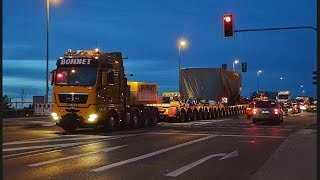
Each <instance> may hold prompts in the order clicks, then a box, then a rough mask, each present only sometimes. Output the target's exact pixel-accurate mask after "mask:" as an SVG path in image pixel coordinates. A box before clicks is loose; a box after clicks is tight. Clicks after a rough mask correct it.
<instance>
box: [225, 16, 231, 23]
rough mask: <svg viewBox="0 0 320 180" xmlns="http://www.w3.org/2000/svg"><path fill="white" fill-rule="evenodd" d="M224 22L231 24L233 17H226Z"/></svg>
mask: <svg viewBox="0 0 320 180" xmlns="http://www.w3.org/2000/svg"><path fill="white" fill-rule="evenodd" d="M224 21H225V22H227V23H229V22H231V21H232V16H225V17H224Z"/></svg>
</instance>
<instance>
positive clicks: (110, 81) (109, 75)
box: [102, 71, 114, 86]
mask: <svg viewBox="0 0 320 180" xmlns="http://www.w3.org/2000/svg"><path fill="white" fill-rule="evenodd" d="M107 85H114V71H108V72H106V71H103V72H102V86H107Z"/></svg>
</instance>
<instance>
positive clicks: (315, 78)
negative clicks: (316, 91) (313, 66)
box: [312, 71, 319, 85]
mask: <svg viewBox="0 0 320 180" xmlns="http://www.w3.org/2000/svg"><path fill="white" fill-rule="evenodd" d="M318 72H319V71H313V72H312V74H313V77H312V79H314V80H315V81H313V82H312V84H315V85H317V84H318Z"/></svg>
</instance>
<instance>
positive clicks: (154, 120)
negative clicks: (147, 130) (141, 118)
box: [150, 110, 160, 126]
mask: <svg viewBox="0 0 320 180" xmlns="http://www.w3.org/2000/svg"><path fill="white" fill-rule="evenodd" d="M159 120H160V115H159V111H158V110H154V111H153V113H152V117H151V123H150V126H156V125H157V124H158V122H159Z"/></svg>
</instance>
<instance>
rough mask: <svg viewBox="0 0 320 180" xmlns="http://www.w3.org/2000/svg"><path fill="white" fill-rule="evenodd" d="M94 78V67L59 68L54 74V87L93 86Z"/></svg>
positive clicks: (95, 73)
mask: <svg viewBox="0 0 320 180" xmlns="http://www.w3.org/2000/svg"><path fill="white" fill-rule="evenodd" d="M96 78H97V68H95V67H89V68H88V67H61V68H59V69H57V72H56V85H64V86H93V85H94V84H95V82H96Z"/></svg>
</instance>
